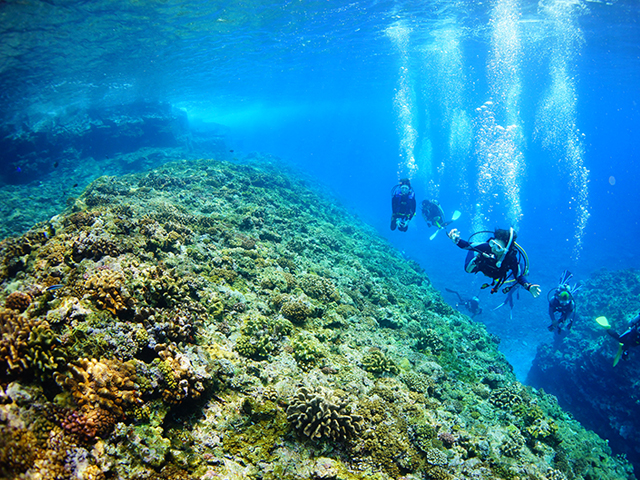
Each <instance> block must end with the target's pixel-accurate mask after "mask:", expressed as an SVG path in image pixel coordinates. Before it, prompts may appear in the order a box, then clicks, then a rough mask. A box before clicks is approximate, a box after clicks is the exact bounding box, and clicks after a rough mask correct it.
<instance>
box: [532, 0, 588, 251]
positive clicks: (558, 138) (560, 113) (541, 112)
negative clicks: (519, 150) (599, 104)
mask: <svg viewBox="0 0 640 480" xmlns="http://www.w3.org/2000/svg"><path fill="white" fill-rule="evenodd" d="M581 8H582V5H581V3H580V2H577V1H576V0H549V1H547V2H543V3H542V5H541V13H542V14H543V16H544V18H545V19H546V20H547V22H546V24H547V26H548V27H547V28H548V31H547V32H546V35H545V38H547V39H548V40H551V41H550V42H549V44H550V49H549V77H550V81H551V83H550V85H549V87H548V89H547V91H546V93H545V95H544V97H543V99H542V101H541V103H540V106H539V108H538V112H537V115H536V124H535V130H534V135H535V137H536V138H537V139H538V140H539V141H540V142H541V144H542V146H543V147H545V148H547V149H548V150H550V151H552V153H553V154H554V156H556V157H557V158H559V159H560V162H559V163H560V165H561V167H562V168H563V170H564V171H565V172H566V174H567V175H568V176H569V179H570V182H569V184H570V188H571V192H572V195H571V198H570V199H569V202H570V208H571V209H572V210H573V211H575V212H576V222H575V233H574V250H573V257H574V258H576V259H577V257H578V256H579V254H580V251H581V249H582V238H583V236H584V231H585V228H586V226H587V221H588V219H589V201H588V194H589V190H588V181H589V178H588V177H589V171H588V170H587V169H586V168H585V166H584V145H583V139H582V135H581V134H580V132H579V130H578V128H577V126H576V117H577V105H576V104H577V93H576V87H575V82H574V79H573V73H572V71H571V70H572V65H573V63H574V59H575V58H576V56H577V55H579V51H580V47H581V46H582V44H583V43H584V39H583V37H582V33H581V31H580V28H579V26H578V24H577V21H576V15H577V14H578V13H579V12H580V10H581Z"/></svg>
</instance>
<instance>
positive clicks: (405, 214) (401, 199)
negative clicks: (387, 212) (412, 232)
mask: <svg viewBox="0 0 640 480" xmlns="http://www.w3.org/2000/svg"><path fill="white" fill-rule="evenodd" d="M391 211H392V214H391V230H395V229H396V227H398V230H400V231H401V232H406V231H407V229H408V228H409V222H410V221H411V219H412V218H413V217H414V216H415V214H416V194H415V192H414V191H413V188H411V181H410V180H409V179H408V178H401V179H400V183H399V184H398V185H396V186H395V187H393V189H392V190H391Z"/></svg>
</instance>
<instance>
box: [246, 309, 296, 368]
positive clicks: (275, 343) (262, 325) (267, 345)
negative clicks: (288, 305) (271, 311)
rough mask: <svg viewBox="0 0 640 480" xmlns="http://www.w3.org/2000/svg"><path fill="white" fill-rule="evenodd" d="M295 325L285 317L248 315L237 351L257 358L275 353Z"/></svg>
mask: <svg viewBox="0 0 640 480" xmlns="http://www.w3.org/2000/svg"><path fill="white" fill-rule="evenodd" d="M292 329H293V325H292V324H291V322H289V321H288V320H285V319H284V318H282V317H280V318H270V317H265V316H263V315H251V316H249V317H247V318H246V319H245V321H244V323H243V325H242V328H241V329H240V332H241V335H240V337H238V340H237V342H236V351H237V352H238V353H240V354H241V355H243V356H245V357H249V358H254V359H256V360H261V359H264V358H266V357H267V356H268V355H271V354H273V353H275V352H276V351H277V350H278V348H279V345H280V342H281V341H282V340H283V338H284V337H285V336H286V335H288V334H289V333H291V331H292Z"/></svg>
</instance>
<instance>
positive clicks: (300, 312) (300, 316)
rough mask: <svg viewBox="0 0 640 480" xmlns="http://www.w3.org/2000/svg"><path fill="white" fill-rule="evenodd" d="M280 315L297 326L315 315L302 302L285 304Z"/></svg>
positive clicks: (295, 301) (296, 301)
mask: <svg viewBox="0 0 640 480" xmlns="http://www.w3.org/2000/svg"><path fill="white" fill-rule="evenodd" d="M280 313H282V315H283V316H284V317H285V318H286V319H288V320H291V321H292V322H293V323H295V324H301V323H303V322H304V321H305V320H306V319H307V318H309V317H310V316H311V314H312V313H313V309H312V308H311V307H310V306H309V305H307V303H305V302H303V301H302V300H294V301H287V302H285V303H284V304H283V305H282V307H281V308H280Z"/></svg>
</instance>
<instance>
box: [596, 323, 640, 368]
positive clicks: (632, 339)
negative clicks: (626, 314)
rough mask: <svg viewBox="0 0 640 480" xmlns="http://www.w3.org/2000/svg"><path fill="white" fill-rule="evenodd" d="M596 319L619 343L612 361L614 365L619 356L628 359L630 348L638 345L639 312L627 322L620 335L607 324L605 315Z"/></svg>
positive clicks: (639, 342) (639, 343) (639, 329)
mask: <svg viewBox="0 0 640 480" xmlns="http://www.w3.org/2000/svg"><path fill="white" fill-rule="evenodd" d="M596 321H597V322H598V324H599V325H600V326H602V327H604V328H606V329H607V333H608V334H609V335H610V336H611V337H613V338H615V339H616V340H617V341H618V342H619V343H620V347H619V348H618V353H617V354H616V357H615V359H614V361H613V366H614V367H615V366H616V364H617V363H618V361H619V360H620V358H622V359H623V360H628V359H629V349H630V348H633V347H638V346H640V314H638V315H636V317H635V318H634V319H633V320H631V322H629V328H627V330H625V332H624V333H623V334H621V335H618V334H617V333H616V332H614V331H613V330H611V325H609V322H608V321H607V319H606V318H605V317H598V318H597V319H596Z"/></svg>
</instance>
